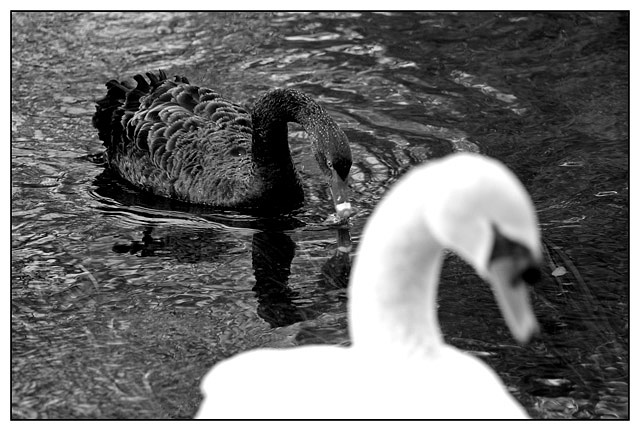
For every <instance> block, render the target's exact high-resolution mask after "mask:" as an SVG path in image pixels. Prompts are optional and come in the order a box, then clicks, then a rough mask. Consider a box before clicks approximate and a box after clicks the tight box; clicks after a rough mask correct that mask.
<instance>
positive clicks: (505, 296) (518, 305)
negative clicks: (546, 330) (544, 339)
mask: <svg viewBox="0 0 640 431" xmlns="http://www.w3.org/2000/svg"><path fill="white" fill-rule="evenodd" d="M521 273H522V265H521V264H520V265H519V264H517V262H516V261H515V260H514V259H512V258H510V257H501V258H498V259H495V260H493V261H492V262H491V264H490V265H489V271H488V274H487V279H488V281H489V283H491V287H492V288H493V292H494V294H495V296H496V299H497V301H498V305H499V306H500V310H501V311H502V315H503V316H504V320H505V321H506V323H507V326H508V327H509V329H510V330H511V333H512V334H513V337H514V338H515V339H516V340H517V341H518V342H519V343H522V344H524V343H527V342H528V341H529V340H530V339H531V337H532V336H534V335H535V334H536V333H537V332H538V329H539V326H538V321H537V319H536V316H535V315H534V314H533V308H532V307H531V302H530V301H529V290H528V285H527V283H525V282H524V280H523V279H522V277H521Z"/></svg>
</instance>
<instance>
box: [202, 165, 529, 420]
mask: <svg viewBox="0 0 640 431" xmlns="http://www.w3.org/2000/svg"><path fill="white" fill-rule="evenodd" d="M445 248H448V249H450V250H452V251H454V252H456V253H457V254H459V255H460V256H461V257H462V258H464V259H465V260H466V261H467V262H469V263H470V264H471V265H472V266H473V267H474V268H475V270H476V271H477V273H478V274H479V275H480V276H481V277H483V278H484V279H485V280H487V281H488V282H489V283H490V284H491V286H492V289H493V291H494V293H495V296H496V298H497V301H498V304H499V305H500V308H501V310H502V313H503V316H504V318H505V321H506V323H507V325H508V326H509V328H510V329H511V332H512V334H513V335H514V337H515V338H516V339H517V340H518V341H520V342H526V341H528V340H529V338H530V337H531V335H532V334H533V333H534V332H535V331H536V330H537V321H536V318H535V317H534V315H533V312H532V310H531V306H530V304H529V296H528V290H527V289H528V287H527V282H529V281H533V279H534V278H535V277H536V276H537V275H539V273H538V272H537V269H536V268H537V264H538V263H539V262H540V260H541V247H540V237H539V230H538V225H537V218H536V214H535V211H534V207H533V205H532V203H531V200H530V198H529V196H528V194H527V193H526V191H525V189H524V187H523V186H522V185H521V184H520V182H519V181H518V180H517V179H516V177H515V176H514V175H513V174H512V173H511V172H510V171H509V170H508V169H507V168H505V167H504V166H503V165H502V164H500V163H499V162H497V161H495V160H492V159H489V158H487V157H483V156H479V155H470V154H457V155H452V156H448V157H446V158H443V159H441V160H438V161H433V162H430V163H428V164H427V165H425V166H423V167H419V168H416V169H414V170H413V171H411V172H410V173H409V174H407V175H406V176H405V177H404V178H402V179H401V181H399V182H398V184H397V185H395V186H394V187H393V188H392V189H391V191H390V192H389V193H388V194H387V195H386V196H385V197H384V199H383V200H382V202H381V203H380V204H379V205H378V207H377V208H376V209H375V211H374V213H373V214H372V215H371V217H370V219H369V220H368V223H367V225H366V227H365V229H364V233H363V238H362V242H361V244H360V246H359V252H358V255H357V257H356V262H355V265H354V268H353V271H352V273H351V280H350V286H349V298H350V299H349V319H350V332H351V338H352V342H353V344H352V346H351V347H346V348H345V347H332V346H304V347H298V348H293V349H261V350H256V351H250V352H245V353H242V354H239V355H237V356H235V357H234V358H232V359H229V360H225V361H222V362H220V363H219V364H217V365H216V366H215V367H214V368H213V370H212V371H210V372H209V374H208V375H207V376H206V377H205V378H204V380H203V382H202V391H203V393H204V395H205V399H204V401H203V403H202V405H201V407H200V411H199V412H198V416H197V417H199V418H265V419H266V418H361V419H365V418H436V419H438V418H439V419H449V418H454V419H455V418H472V419H480V418H525V417H527V415H526V412H525V410H524V409H523V407H522V406H521V405H520V404H518V403H517V402H516V401H515V400H514V398H513V397H512V396H511V395H510V394H509V392H508V391H507V389H506V388H505V387H504V385H503V383H502V381H501V380H500V378H499V377H498V376H497V375H496V373H495V372H494V371H493V370H492V369H491V368H489V367H488V366H487V365H486V364H485V363H484V362H483V361H481V360H480V359H477V358H476V357H474V356H472V355H470V354H466V353H463V352H462V351H460V350H458V349H456V348H454V347H452V346H449V345H447V344H446V343H445V342H444V340H443V338H442V334H441V332H440V328H439V325H438V320H437V312H436V293H437V282H438V278H439V273H440V268H441V264H442V260H443V250H444V249H445Z"/></svg>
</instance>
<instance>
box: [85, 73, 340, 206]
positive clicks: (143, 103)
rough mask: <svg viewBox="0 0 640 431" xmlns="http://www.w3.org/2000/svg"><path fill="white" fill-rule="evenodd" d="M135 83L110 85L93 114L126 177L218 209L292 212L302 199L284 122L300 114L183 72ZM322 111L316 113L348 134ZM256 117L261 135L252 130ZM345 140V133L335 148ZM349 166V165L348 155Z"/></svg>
mask: <svg viewBox="0 0 640 431" xmlns="http://www.w3.org/2000/svg"><path fill="white" fill-rule="evenodd" d="M134 80H135V84H129V83H127V82H118V81H116V80H111V81H109V82H107V84H106V87H107V94H106V96H105V97H103V98H102V99H100V100H98V101H97V102H96V113H95V114H94V117H93V125H94V126H95V127H96V128H97V129H98V135H99V137H100V139H101V140H102V141H103V142H104V145H105V147H106V149H107V151H106V153H107V160H108V162H109V165H110V167H111V168H112V169H114V170H115V171H116V172H117V173H118V174H119V175H120V176H122V177H123V178H124V179H126V180H127V181H129V182H130V183H132V184H133V185H135V186H138V187H140V188H142V189H144V190H147V191H150V192H152V193H154V194H158V195H161V196H165V197H169V198H175V199H180V200H183V201H187V202H191V203H198V204H207V205H214V206H217V207H225V208H239V207H259V208H265V209H268V208H269V207H273V208H274V209H275V208H279V209H284V208H287V209H288V208H292V207H294V206H297V205H299V204H300V203H301V202H302V200H303V194H302V188H301V185H300V183H299V180H298V176H297V174H296V172H295V169H294V167H293V162H292V160H291V156H290V153H289V148H288V143H287V129H286V121H297V120H296V119H295V118H293V119H288V118H287V119H285V120H284V121H283V120H282V119H278V118H270V116H273V115H278V111H277V110H276V111H274V112H275V113H274V112H271V113H269V114H267V113H266V110H264V109H263V110H262V111H261V112H258V113H256V111H258V107H256V109H255V110H254V112H253V113H249V112H248V111H247V110H246V109H245V108H244V107H242V106H240V105H238V104H235V103H233V102H231V101H229V100H227V99H225V98H224V97H222V96H221V95H220V94H218V93H216V92H214V91H213V90H210V89H208V88H203V87H198V86H195V85H191V84H189V81H188V80H187V79H186V78H184V77H180V76H176V77H174V78H173V79H168V78H167V76H166V74H165V73H164V72H163V71H159V72H158V73H157V74H156V73H147V74H146V78H145V77H144V76H142V75H136V76H134ZM277 91H278V90H276V91H274V92H271V93H273V95H272V96H269V94H270V93H267V95H266V96H263V98H262V99H266V101H267V102H268V103H265V105H269V106H270V105H271V104H274V106H275V107H277V103H278V102H277V101H273V99H274V98H275V97H277V96H278V94H279V93H276V92H277ZM285 91H286V92H287V94H288V95H290V94H294V95H298V94H300V95H301V94H302V93H299V92H296V91H295V90H285ZM274 95H275V96H274ZM269 97H271V99H269ZM304 97H306V96H304ZM304 103H307V104H309V106H318V105H316V104H315V102H311V103H309V102H308V101H307V100H304ZM318 108H319V106H318ZM292 109H294V110H295V109H298V111H300V110H301V109H300V108H295V107H293V108H292ZM319 109H320V112H319V114H318V113H315V114H314V115H319V117H321V118H322V122H324V123H326V124H329V125H330V126H331V127H332V128H335V129H337V130H338V131H339V133H340V134H342V132H341V131H340V130H339V128H338V127H337V125H335V123H334V122H333V120H331V119H330V118H329V119H326V118H324V117H327V118H328V116H327V115H326V113H325V112H324V111H323V110H322V108H319ZM263 116H264V117H267V118H266V120H265V121H263V119H262V117H263ZM252 117H253V118H252ZM256 119H257V121H258V122H259V123H260V127H261V130H262V133H260V134H258V133H256V132H255V131H254V129H253V126H254V124H253V121H255V120H256ZM303 125H304V124H303ZM279 129H283V130H279ZM274 130H275V131H276V132H275V133H271V132H273V131H274ZM332 133H334V134H335V133H338V132H332ZM258 135H259V136H258ZM343 141H344V142H343ZM345 142H346V138H345V137H344V134H342V135H341V136H340V142H338V143H337V144H336V145H338V146H342V145H344V144H345ZM346 145H347V151H349V149H348V142H346ZM255 148H259V149H260V150H259V151H258V152H264V153H266V154H269V157H263V159H265V163H262V161H261V158H260V157H257V155H255V154H253V152H254V151H255ZM342 151H343V152H344V149H343V150H342ZM266 159H271V160H272V163H266ZM345 163H346V164H348V166H350V165H351V158H350V152H348V161H346V162H345ZM347 171H348V168H347Z"/></svg>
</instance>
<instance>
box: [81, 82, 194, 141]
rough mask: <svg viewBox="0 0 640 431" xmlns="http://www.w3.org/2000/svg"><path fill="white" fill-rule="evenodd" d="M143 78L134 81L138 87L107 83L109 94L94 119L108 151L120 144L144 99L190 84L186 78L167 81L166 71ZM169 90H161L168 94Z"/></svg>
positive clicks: (98, 104)
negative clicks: (169, 88) (132, 117)
mask: <svg viewBox="0 0 640 431" xmlns="http://www.w3.org/2000/svg"><path fill="white" fill-rule="evenodd" d="M145 75H146V77H147V78H148V81H147V79H145V77H144V76H142V75H140V74H138V75H135V76H134V77H133V79H134V81H135V84H131V83H127V82H124V81H122V82H118V81H116V80H115V79H112V80H111V81H109V82H107V83H106V87H107V94H106V95H105V96H104V97H103V98H102V99H99V100H97V101H96V112H95V114H94V115H93V119H92V123H93V126H94V127H95V128H96V129H98V137H99V138H100V140H102V142H103V143H104V145H105V147H106V148H107V150H110V149H113V146H114V145H117V143H118V142H119V141H120V138H121V133H122V132H123V126H124V125H125V124H127V121H128V120H129V119H130V118H131V116H133V114H134V113H135V112H136V111H138V110H139V109H140V105H141V104H142V103H143V98H144V97H145V96H148V95H153V94H154V93H155V92H156V90H158V89H159V88H160V87H163V84H165V83H167V84H168V86H170V87H173V86H175V85H177V84H180V83H188V80H187V78H185V77H182V76H175V77H174V79H173V81H170V80H168V79H167V74H166V73H165V71H163V70H159V71H158V72H157V73H153V72H147V73H146V74H145ZM165 91H166V87H164V88H162V89H161V90H158V92H159V93H162V92H165Z"/></svg>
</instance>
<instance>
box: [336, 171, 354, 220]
mask: <svg viewBox="0 0 640 431" xmlns="http://www.w3.org/2000/svg"><path fill="white" fill-rule="evenodd" d="M331 196H332V197H333V204H334V205H335V207H336V215H337V216H338V218H340V219H346V218H348V217H349V216H351V215H352V214H353V213H354V211H353V209H352V208H351V204H350V203H349V187H347V183H346V181H344V180H343V179H342V178H340V175H338V173H337V172H336V171H335V169H332V170H331Z"/></svg>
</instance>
